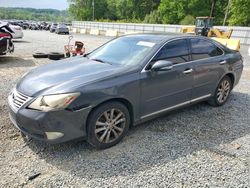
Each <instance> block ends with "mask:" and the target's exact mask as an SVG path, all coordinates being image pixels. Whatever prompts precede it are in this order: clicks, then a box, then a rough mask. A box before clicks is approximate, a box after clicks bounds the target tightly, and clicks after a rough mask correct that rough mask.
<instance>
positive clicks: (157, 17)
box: [144, 10, 162, 24]
mask: <svg viewBox="0 0 250 188" xmlns="http://www.w3.org/2000/svg"><path fill="white" fill-rule="evenodd" d="M144 23H150V24H161V23H162V17H161V14H160V12H159V11H158V10H153V11H152V12H151V13H150V14H147V15H146V16H145V19H144Z"/></svg>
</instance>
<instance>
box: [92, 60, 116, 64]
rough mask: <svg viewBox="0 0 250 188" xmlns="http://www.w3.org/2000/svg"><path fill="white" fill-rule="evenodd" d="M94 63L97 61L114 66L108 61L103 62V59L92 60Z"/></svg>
mask: <svg viewBox="0 0 250 188" xmlns="http://www.w3.org/2000/svg"><path fill="white" fill-rule="evenodd" d="M91 60H93V61H97V62H100V63H108V64H110V65H112V63H110V62H108V61H103V60H102V59H91Z"/></svg>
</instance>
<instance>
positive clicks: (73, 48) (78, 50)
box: [64, 41, 85, 57]
mask: <svg viewBox="0 0 250 188" xmlns="http://www.w3.org/2000/svg"><path fill="white" fill-rule="evenodd" d="M64 50H65V53H66V56H67V57H70V56H71V55H72V56H76V55H83V54H84V53H85V48H84V44H83V42H80V41H76V42H75V45H65V46H64Z"/></svg>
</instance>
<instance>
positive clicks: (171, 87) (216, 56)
mask: <svg viewBox="0 0 250 188" xmlns="http://www.w3.org/2000/svg"><path fill="white" fill-rule="evenodd" d="M242 70H243V61H242V57H241V55H240V53H239V52H235V51H232V50H230V49H228V48H227V47H225V46H223V45H221V44H219V43H217V42H215V41H213V40H211V39H208V38H204V37H197V36H186V35H184V36H182V35H163V34H137V35H128V36H124V37H120V38H118V39H114V40H112V41H111V42H109V43H107V44H105V45H104V46H102V47H100V48H98V49H97V50H95V51H93V52H92V53H90V54H88V55H86V57H75V58H72V59H67V60H62V61H60V62H56V63H52V64H49V65H45V66H42V67H40V68H37V69H34V70H32V71H31V72H29V73H28V74H26V75H25V76H24V77H23V78H22V79H21V80H20V81H19V82H18V83H17V85H16V87H15V88H14V89H13V91H12V92H11V94H10V95H9V97H8V101H9V106H10V114H11V115H10V117H11V119H12V121H13V122H14V124H15V125H16V126H17V127H18V129H20V130H21V131H22V132H23V133H24V134H26V135H29V136H31V137H34V138H36V139H40V140H43V141H46V142H50V143H59V142H65V141H69V140H72V139H76V138H85V139H87V140H88V142H89V143H91V144H92V145H93V146H95V147H97V148H106V147H110V146H112V145H114V144H116V143H118V142H119V141H120V140H121V139H122V137H123V136H124V135H125V133H126V131H127V130H128V127H129V126H130V125H135V124H139V123H142V122H144V121H147V120H149V119H152V118H154V117H157V116H158V115H160V114H162V113H164V112H168V111H170V110H173V109H176V108H179V107H183V106H187V105H191V104H194V103H197V102H201V101H209V102H210V104H212V105H214V106H220V105H223V104H224V103H225V102H226V100H227V98H228V96H229V94H230V91H231V90H232V89H233V87H234V86H235V85H236V84H237V83H238V82H239V79H240V77H241V73H242Z"/></svg>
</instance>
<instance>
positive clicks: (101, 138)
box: [87, 102, 130, 149]
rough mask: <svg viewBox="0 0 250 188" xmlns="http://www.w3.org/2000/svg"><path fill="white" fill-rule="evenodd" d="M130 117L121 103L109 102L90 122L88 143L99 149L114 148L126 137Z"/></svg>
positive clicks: (99, 109) (93, 113) (98, 109)
mask: <svg viewBox="0 0 250 188" xmlns="http://www.w3.org/2000/svg"><path fill="white" fill-rule="evenodd" d="M129 125H130V115H129V112H128V109H127V108H126V106H124V105H123V104H122V103H120V102H108V103H105V104H103V105H101V106H100V107H98V108H97V109H95V110H94V111H93V112H92V113H91V115H90V117H89V121H88V127H87V134H88V142H89V143H90V144H91V145H92V146H94V147H95V148H97V149H105V148H109V147H111V146H114V145H115V144H117V143H118V142H120V141H121V139H122V138H123V137H124V136H125V135H126V133H127V131H128V128H129Z"/></svg>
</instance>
